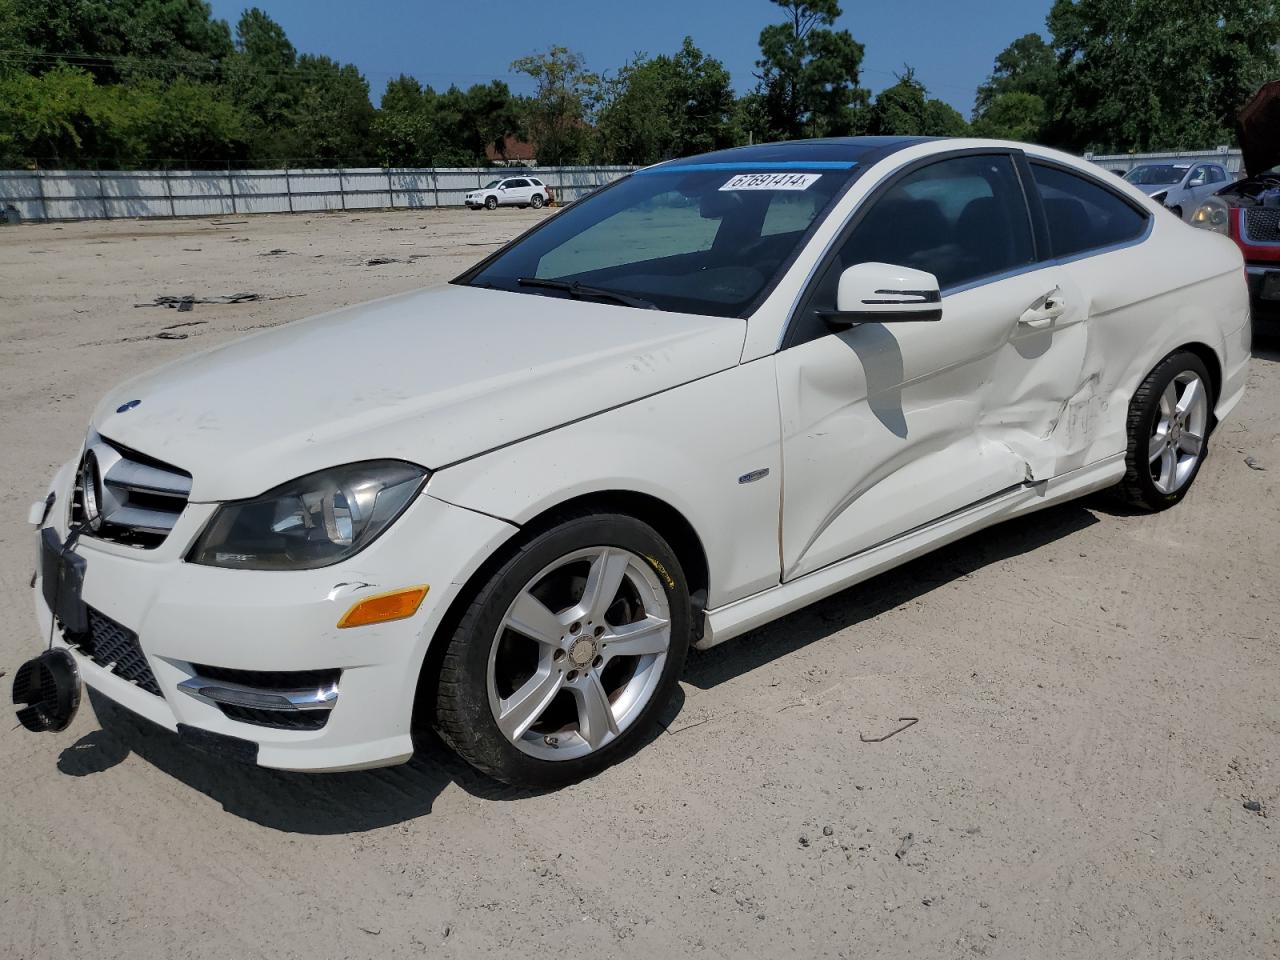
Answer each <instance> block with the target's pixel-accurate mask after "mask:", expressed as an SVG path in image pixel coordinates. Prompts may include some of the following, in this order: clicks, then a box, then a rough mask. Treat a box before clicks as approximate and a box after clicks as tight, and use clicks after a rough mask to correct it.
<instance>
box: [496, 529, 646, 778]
mask: <svg viewBox="0 0 1280 960" xmlns="http://www.w3.org/2000/svg"><path fill="white" fill-rule="evenodd" d="M670 644H671V612H670V609H669V604H668V603H667V598H666V594H665V593H664V591H663V589H662V583H661V582H660V581H659V579H658V574H657V571H656V570H654V568H653V567H652V565H650V564H649V563H648V562H647V561H646V560H644V558H642V557H640V556H638V555H636V554H635V553H632V552H631V551H630V550H623V549H620V548H618V547H605V546H597V547H589V548H587V549H584V550H578V551H575V552H573V553H571V554H569V555H567V556H565V557H561V558H560V559H558V560H555V561H553V562H552V563H551V564H549V565H548V566H547V567H545V568H544V569H542V570H540V571H539V572H538V573H537V574H535V575H534V577H533V578H532V579H531V580H530V581H529V582H528V583H527V584H525V586H524V588H523V589H522V590H521V591H520V593H519V594H518V595H517V596H516V598H515V600H514V601H512V603H511V606H510V608H508V610H507V615H506V616H505V617H504V618H503V621H502V623H501V625H500V626H499V627H498V631H497V633H496V635H495V637H494V640H493V644H492V646H491V648H490V652H489V666H488V693H489V706H490V707H491V708H492V710H493V715H494V718H495V719H496V720H497V722H498V728H499V729H500V730H501V731H502V732H503V734H504V735H505V736H506V737H507V739H508V740H510V741H511V742H512V743H513V744H515V745H516V746H517V747H519V748H520V749H521V750H523V751H524V752H525V753H528V754H530V755H532V756H535V757H540V758H542V759H544V760H571V759H574V758H575V757H580V756H583V755H584V754H587V753H590V752H592V751H593V750H598V749H600V748H601V747H603V746H605V745H606V744H608V743H609V742H610V741H611V740H613V739H614V738H615V737H617V736H618V735H619V734H621V733H622V731H624V730H625V729H626V728H627V727H628V726H629V725H630V724H631V722H632V721H633V720H634V719H635V717H636V716H638V715H639V713H640V712H641V711H642V710H643V709H644V708H645V706H646V705H647V704H648V703H649V700H650V699H651V698H652V697H653V692H654V690H655V689H656V688H657V685H658V680H659V678H660V677H661V676H662V668H663V665H664V663H665V661H666V658H667V648H668V647H669V646H670Z"/></svg>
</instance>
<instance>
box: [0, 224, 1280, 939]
mask: <svg viewBox="0 0 1280 960" xmlns="http://www.w3.org/2000/svg"><path fill="white" fill-rule="evenodd" d="M535 216H537V215H536V214H534V213H533V212H532V211H504V212H498V213H495V214H486V213H467V212H465V211H456V212H430V213H408V212H398V213H361V214H352V215H327V216H323V215H322V216H318V217H314V218H310V219H308V218H306V217H304V216H296V217H262V218H257V219H253V220H252V221H251V222H248V223H244V222H241V223H230V224H227V223H215V222H211V221H182V222H118V223H112V224H103V223H81V224H67V225H65V226H62V227H53V226H48V225H36V226H24V227H16V228H4V229H0V304H2V310H0V337H2V340H0V342H2V344H3V349H2V350H0V451H2V453H0V603H2V604H3V610H4V614H5V617H4V622H5V624H6V629H5V630H4V632H3V634H2V635H0V669H3V670H5V671H7V673H8V677H7V678H6V679H4V680H3V681H0V686H3V689H4V692H5V699H6V702H7V698H8V690H9V683H10V681H11V678H12V671H13V669H14V668H15V667H16V666H17V664H18V663H19V662H20V661H21V660H22V659H24V658H26V657H27V656H29V655H31V654H33V653H34V652H36V651H37V650H38V649H39V647H40V639H39V637H37V635H36V628H35V621H34V618H33V615H32V611H31V604H32V597H31V591H30V589H29V588H28V581H29V578H30V576H31V570H32V565H33V547H34V542H33V537H32V535H31V533H30V532H29V528H28V527H26V526H25V523H24V521H25V517H26V511H27V506H28V504H29V503H31V502H32V501H33V500H36V499H39V498H41V497H42V496H43V494H44V491H45V483H46V481H47V479H48V477H49V476H50V475H51V474H52V472H53V470H54V468H55V466H56V465H57V464H58V463H60V462H61V461H63V460H65V459H67V458H68V457H69V456H71V455H72V454H73V453H74V450H75V448H76V446H77V444H78V443H79V442H80V439H81V437H82V434H83V431H84V429H85V425H86V421H87V418H88V415H89V413H90V410H91V409H92V407H93V405H94V404H95V402H96V401H97V399H98V398H99V397H100V395H101V394H102V393H103V392H104V391H105V390H106V389H107V388H108V387H110V386H111V385H112V384H114V383H115V382H117V381H119V380H121V379H122V378H124V377H126V376H129V375H131V374H133V373H136V372H139V371H142V370H144V369H146V368H149V367H152V366H154V365H156V364H159V363H161V362H162V361H165V360H168V359H170V358H173V357H177V356H181V355H183V354H186V353H189V352H192V351H195V350H198V349H202V348H204V347H207V346H210V345H213V344H216V343H219V342H222V341H225V340H227V339H229V338H232V337H235V336H237V335H239V334H242V333H244V332H246V331H249V330H252V329H255V328H258V327H262V326H266V325H271V324H278V323H283V322H287V321H290V320H294V319H297V318H300V317H303V316H306V315H309V314H313V313H318V312H321V311H323V310H326V309H329V308H332V307H335V306H339V305H342V304H348V303H354V302H358V301H361V300H366V299H370V298H373V297H375V296H379V295H383V294H388V293H393V292H397V291H401V290H405V289H409V288H412V287H417V286H421V285H425V284H428V283H432V282H437V281H441V280H444V279H447V278H449V277H450V276H453V275H454V274H456V273H457V272H458V271H459V270H460V269H461V268H462V267H464V266H465V265H466V264H468V263H470V262H472V261H474V260H476V259H477V258H479V257H480V256H482V255H483V254H485V253H486V252H488V251H490V250H492V249H494V246H495V245H496V244H497V243H499V242H501V241H503V240H505V239H507V238H510V237H511V236H513V235H515V234H516V233H518V232H519V231H520V230H522V229H523V228H524V227H525V226H527V225H528V224H529V223H531V222H532V221H533V219H534V217H535ZM272 251H283V252H278V253H272ZM374 258H391V259H393V260H394V261H396V262H393V263H387V264H382V265H376V266H368V265H366V264H367V262H368V261H369V260H371V259H374ZM240 292H255V293H260V294H262V295H264V296H267V297H279V298H282V299H271V300H265V301H261V302H256V303H248V304H238V305H230V306H227V305H198V306H196V307H195V309H194V310H192V311H190V312H184V313H178V312H176V311H173V310H167V309H160V308H138V307H135V306H134V304H136V303H144V302H148V301H151V300H153V299H154V298H155V297H157V296H184V295H188V294H191V295H195V296H220V295H227V294H235V293H240ZM177 324H191V326H176V325H177ZM173 336H185V339H166V338H167V337H173ZM1255 354H1256V356H1255V359H1254V361H1253V368H1252V372H1251V376H1250V383H1249V392H1248V396H1247V397H1246V398H1245V400H1244V402H1243V405H1242V406H1241V407H1240V409H1239V410H1238V412H1237V413H1236V415H1235V416H1234V417H1233V418H1232V419H1231V420H1229V421H1228V422H1227V423H1226V424H1225V425H1223V427H1222V428H1221V429H1220V430H1219V431H1218V433H1217V434H1216V435H1215V437H1214V441H1213V452H1212V455H1211V457H1210V458H1209V460H1208V463H1207V464H1206V466H1205V468H1204V470H1203V472H1202V473H1201V475H1200V479H1199V481H1198V483H1197V485H1196V487H1195V489H1194V490H1193V491H1192V492H1191V494H1190V496H1189V497H1188V498H1187V500H1186V501H1185V503H1183V504H1182V505H1181V506H1180V507H1178V508H1177V509H1175V510H1173V511H1171V512H1167V513H1163V514H1160V515H1157V516H1135V515H1128V514H1125V513H1124V512H1121V511H1117V510H1115V509H1113V508H1112V507H1111V506H1110V505H1109V504H1108V503H1107V502H1106V501H1105V500H1103V499H1095V500H1089V501H1085V502H1083V503H1076V504H1071V505H1067V506H1063V507H1060V508H1057V509H1054V510H1051V511H1048V512H1045V513H1041V514H1037V515H1034V516H1030V517H1027V518H1024V519H1020V520H1017V521H1013V522H1009V523H1006V524H1004V525H1002V526H999V527H996V528H994V529H992V530H990V531H988V532H985V533H983V534H981V535H978V536H974V537H971V538H969V539H967V540H964V541H962V542H960V543H958V544H955V545H953V546H951V547H949V548H947V549H944V550H942V551H940V552H938V553H936V554H933V555H931V556H928V557H925V558H923V559H921V560H919V561H917V562H914V563H912V564H910V565H909V566H907V567H904V568H901V569H899V570H897V571H894V572H892V573H889V574H887V575H884V576H881V577H879V578H878V579H876V580H874V581H872V582H870V583H867V584H865V585H863V586H861V587H858V588H856V589H854V590H850V591H847V592H845V593H843V594H841V595H839V596H836V597H833V598H831V599H829V600H827V601H824V602H822V603H820V604H818V605H817V606H815V607H812V608H810V609H808V610H805V611H803V612H801V613H798V614H796V615H793V616H790V617H787V618H786V619H784V620H782V621H780V622H778V623H775V624H773V625H771V626H769V627H767V628H765V629H761V630H758V631H756V632H755V633H752V634H750V635H748V636H746V637H743V638H741V639H739V640H736V641H733V642H731V643H730V644H727V645H725V646H723V647H720V648H718V649H715V650H712V651H708V652H706V653H703V654H700V655H696V656H695V657H694V658H693V659H692V661H691V662H690V664H689V667H688V669H687V671H686V675H685V678H684V683H683V684H682V688H681V689H682V699H681V702H680V703H679V705H678V709H675V710H672V711H671V715H670V716H669V718H668V719H669V721H670V722H669V724H668V726H667V727H666V729H665V731H664V732H663V733H661V734H660V735H659V736H657V737H656V738H655V739H654V741H653V742H652V743H650V744H649V745H648V746H647V747H646V748H645V749H644V750H643V751H642V752H641V753H640V754H638V755H637V756H636V757H634V758H633V759H631V760H630V761H628V762H626V763H625V764H622V765H621V766H618V767H615V768H614V769H612V770H610V771H608V772H607V773H605V774H604V775H602V776H599V777H597V778H596V779H594V780H592V781H590V782H587V783H584V784H581V785H579V786H576V787H573V788H571V789H567V790H563V791H559V792H555V793H549V794H543V795H527V794H522V793H519V792H516V791H513V790H509V789H505V788H502V787H499V786H496V785H495V784H493V783H491V782H489V781H487V780H485V779H484V778H482V777H480V776H478V775H476V774H474V773H472V772H470V770H469V769H468V768H466V767H464V766H463V765H462V764H461V763H460V762H458V761H456V760H454V759H452V758H451V757H450V756H449V755H448V754H447V753H445V752H444V751H443V750H442V749H441V748H439V747H438V746H434V745H432V744H430V743H425V744H423V746H422V749H421V750H420V751H419V755H418V756H417V757H415V759H414V760H413V762H411V763H409V764H407V765H405V766H401V767H396V768H391V769H386V770H380V771H373V772H367V773H359V774H342V775H329V776H314V777H307V776H301V775H288V774H280V773H274V772H270V771H265V770H258V769H253V768H243V767H237V766H234V765H230V764H225V763H221V762H217V761H214V760H211V759H208V758H205V757H203V756H201V755H198V754H193V753H191V752H188V751H187V750H185V749H183V748H181V747H179V746H178V745H177V744H176V742H175V738H174V737H173V736H171V735H170V734H168V733H166V732H164V731H162V730H158V729H155V728H150V727H148V726H146V725H145V724H144V723H143V722H141V721H137V720H134V719H132V718H131V717H129V716H128V715H123V714H121V713H120V712H119V711H118V710H114V709H110V707H109V705H103V704H98V705H97V714H98V716H97V717H95V711H94V710H90V709H83V710H82V711H81V713H80V715H79V717H78V718H77V719H76V721H75V723H74V725H73V726H72V727H71V729H70V730H68V731H66V732H64V733H62V734H57V735H41V736H33V735H31V734H27V733H25V732H22V731H21V730H12V729H9V726H10V725H6V727H5V729H4V732H3V733H0V769H2V770H3V779H0V794H2V797H3V798H2V800H0V956H3V957H6V958H8V957H22V958H64V957H71V956H77V955H91V956H94V957H95V958H99V960H107V958H115V957H120V958H125V957H127V958H133V960H140V958H169V957H184V958H204V957H209V958H217V960H226V958H228V957H270V958H272V960H282V958H290V957H299V958H308V960H313V958H317V957H324V958H332V957H375V956H376V957H417V956H427V957H476V956H484V957H497V958H501V957H520V958H529V957H534V956H550V955H568V956H576V957H615V956H616V957H645V958H654V957H709V958H713V957H718V958H740V957H856V958H865V957H873V956H879V957H908V956H911V957H971V956H976V957H1033V958H1050V957H1079V958H1100V957H1107V958H1129V957H1132V958H1158V960H1173V958H1196V960H1203V958H1218V957H1221V958H1232V960H1240V958H1246V957H1248V958H1252V957H1277V956H1280V909H1277V907H1278V905H1280V831H1278V830H1277V827H1278V826H1280V698H1278V697H1277V679H1278V678H1280V643H1278V637H1277V635H1278V634H1280V600H1278V599H1277V593H1278V585H1277V573H1278V572H1280V504H1278V501H1277V488H1278V486H1280V344H1278V343H1277V341H1276V340H1274V339H1273V340H1270V341H1267V340H1261V341H1260V342H1259V343H1258V345H1257V348H1256V350H1255ZM1246 457H1250V458H1252V459H1253V460H1254V462H1255V464H1256V466H1257V467H1261V468H1265V469H1255V468H1254V467H1251V466H1249V465H1248V464H1247V463H1246ZM900 716H917V717H919V718H920V722H919V723H918V724H916V725H915V726H913V727H911V728H910V729H909V730H907V731H905V732H904V733H902V734H900V735H898V736H896V737H894V738H892V739H890V740H886V741H885V742H883V743H863V742H861V741H860V739H859V733H860V732H863V733H867V734H868V735H875V734H879V733H883V732H886V731H887V730H889V729H892V728H893V727H894V726H895V718H897V717H900ZM1245 801H1258V802H1259V803H1261V805H1262V813H1254V812H1250V811H1249V810H1246V809H1245V808H1244V806H1243V804H1244V803H1245Z"/></svg>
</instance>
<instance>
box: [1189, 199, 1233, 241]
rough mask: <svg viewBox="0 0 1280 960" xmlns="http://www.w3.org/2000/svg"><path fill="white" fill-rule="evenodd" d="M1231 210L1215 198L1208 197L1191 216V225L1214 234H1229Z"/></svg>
mask: <svg viewBox="0 0 1280 960" xmlns="http://www.w3.org/2000/svg"><path fill="white" fill-rule="evenodd" d="M1230 220H1231V208H1230V207H1228V206H1227V205H1226V204H1225V203H1223V202H1222V201H1221V200H1219V199H1218V198H1217V197H1210V198H1209V199H1208V200H1206V201H1205V202H1204V203H1202V204H1200V206H1199V207H1197V208H1196V212H1195V213H1193V214H1192V215H1191V225H1192V226H1193V227H1201V228H1203V229H1205V230H1212V231H1213V232H1214V233H1221V234H1222V235H1224V236H1225V235H1227V234H1228V233H1230V232H1231V231H1230Z"/></svg>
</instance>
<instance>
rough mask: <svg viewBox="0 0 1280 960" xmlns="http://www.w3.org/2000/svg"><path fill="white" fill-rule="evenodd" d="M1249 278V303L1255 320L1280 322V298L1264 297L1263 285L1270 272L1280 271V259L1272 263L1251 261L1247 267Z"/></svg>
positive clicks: (1246, 271)
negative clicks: (1268, 298) (1270, 298)
mask: <svg viewBox="0 0 1280 960" xmlns="http://www.w3.org/2000/svg"><path fill="white" fill-rule="evenodd" d="M1244 269H1245V273H1246V275H1247V276H1248V278H1249V305H1250V308H1251V309H1252V311H1253V319H1254V320H1255V321H1259V320H1261V321H1267V322H1271V323H1276V322H1280V300H1264V299H1262V285H1263V283H1264V282H1265V281H1266V276H1267V274H1268V273H1280V260H1277V261H1276V262H1275V263H1271V264H1260V263H1250V264H1248V265H1247V266H1246V267H1245V268H1244Z"/></svg>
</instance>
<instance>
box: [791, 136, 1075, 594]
mask: <svg viewBox="0 0 1280 960" xmlns="http://www.w3.org/2000/svg"><path fill="white" fill-rule="evenodd" d="M1019 167H1022V169H1025V164H1024V162H1023V161H1022V160H1021V158H1020V155H1018V154H1017V153H1016V152H1014V151H1009V152H1000V153H975V152H966V153H962V154H958V155H953V156H949V157H947V158H945V159H938V160H933V161H932V162H927V163H925V164H923V165H917V166H915V167H911V168H908V169H907V170H905V171H903V172H901V173H900V174H899V175H898V177H897V178H896V179H895V180H892V181H890V182H889V183H886V184H885V185H883V186H882V187H880V188H879V189H878V190H877V192H876V193H874V194H873V195H872V196H871V197H869V198H868V199H867V200H866V201H864V203H863V204H861V205H860V206H859V208H858V210H857V211H855V212H854V214H853V216H852V218H851V219H850V222H849V224H848V225H847V226H846V227H845V229H844V231H843V232H842V234H841V235H840V239H838V240H837V241H836V243H835V244H833V246H832V249H831V250H829V251H828V252H827V254H826V256H825V258H824V260H823V262H822V263H821V264H820V265H819V267H818V269H817V271H816V272H815V274H814V276H815V280H814V281H813V282H812V283H811V285H810V288H809V290H808V292H807V293H806V294H805V295H804V297H803V298H802V299H801V301H800V304H799V306H798V308H797V311H796V314H795V316H794V317H793V319H792V323H791V326H790V328H789V330H788V333H787V335H786V339H785V341H784V349H783V350H782V351H781V352H780V353H779V354H778V355H777V358H776V361H775V362H776V369H777V380H778V395H779V403H780V409H781V420H782V438H783V441H782V442H783V467H784V469H783V510H782V538H781V540H782V542H781V552H782V568H783V579H787V580H789V579H794V578H795V577H798V576H802V575H803V574H806V573H809V572H811V571H813V570H816V569H818V568H820V567H822V566H825V565H827V564H829V563H833V562H835V561H837V560H840V559H842V558H844V557H847V556H851V555H853V554H855V553H858V552H860V551H862V550H865V549H868V548H870V547H873V546H875V545H877V544H879V543H883V542H885V541H886V540H890V539H892V538H893V537H895V536H897V535H900V534H902V533H905V532H906V531H908V530H911V529H913V528H916V527H919V526H921V525H924V524H928V523H930V522H932V521H934V520H937V519H940V518H941V517H944V516H946V515H947V514H949V513H952V512H954V511H957V510H961V509H964V508H965V507H967V506H970V505H972V504H974V503H977V502H978V501H981V500H983V499H984V498H987V497H990V496H992V495H995V494H998V493H1000V492H1002V491H1005V490H1009V489H1011V488H1014V487H1017V486H1018V485H1020V484H1022V483H1024V482H1027V481H1029V480H1030V481H1038V480H1041V479H1045V478H1047V476H1048V475H1049V473H1050V471H1051V469H1052V466H1053V461H1052V458H1050V457H1047V456H1046V455H1045V453H1044V450H1043V444H1042V441H1041V438H1042V437H1043V436H1044V435H1045V434H1046V433H1049V432H1051V431H1052V429H1053V425H1054V424H1055V423H1056V418H1057V417H1058V415H1059V413H1060V411H1061V409H1062V407H1063V404H1064V402H1065V400H1066V399H1067V398H1068V397H1069V396H1071V394H1072V393H1073V392H1074V391H1075V390H1076V389H1077V387H1078V381H1079V378H1080V375H1081V369H1082V367H1083V357H1084V338H1083V336H1082V335H1080V333H1079V331H1078V328H1079V327H1080V326H1081V321H1082V320H1083V319H1084V318H1085V316H1087V313H1086V310H1085V305H1084V304H1083V303H1082V302H1081V301H1080V298H1079V297H1078V295H1077V293H1076V291H1075V290H1074V288H1073V287H1072V285H1071V282H1070V280H1069V279H1068V278H1067V277H1066V275H1065V272H1064V271H1063V270H1061V269H1060V268H1059V267H1057V266H1055V265H1052V264H1048V263H1042V262H1040V261H1041V256H1040V253H1041V251H1040V250H1039V249H1038V246H1037V244H1038V243H1043V238H1042V237H1041V238H1039V239H1038V234H1040V233H1041V232H1042V231H1040V230H1037V229H1035V222H1033V219H1032V216H1031V213H1030V211H1029V208H1028V206H1027V201H1026V195H1025V192H1024V184H1023V179H1022V177H1021V176H1020V174H1019V172H1018V170H1019ZM863 262H882V263H891V264H894V265H898V266H907V267H912V268H914V269H919V270H925V271H927V272H929V273H933V274H934V275H935V276H937V278H938V281H939V284H940V286H941V288H942V320H941V321H940V322H936V323H898V324H893V323H862V324H859V325H856V326H854V327H853V328H851V329H847V330H843V331H832V330H830V329H828V328H827V327H826V326H825V324H824V322H823V321H822V319H821V318H820V314H821V313H822V312H824V311H829V310H832V309H834V302H835V291H836V286H837V284H838V281H839V276H840V274H841V272H842V271H843V270H844V269H846V268H848V267H850V266H852V265H854V264H856V263H863ZM1073 331H1074V332H1073Z"/></svg>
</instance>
